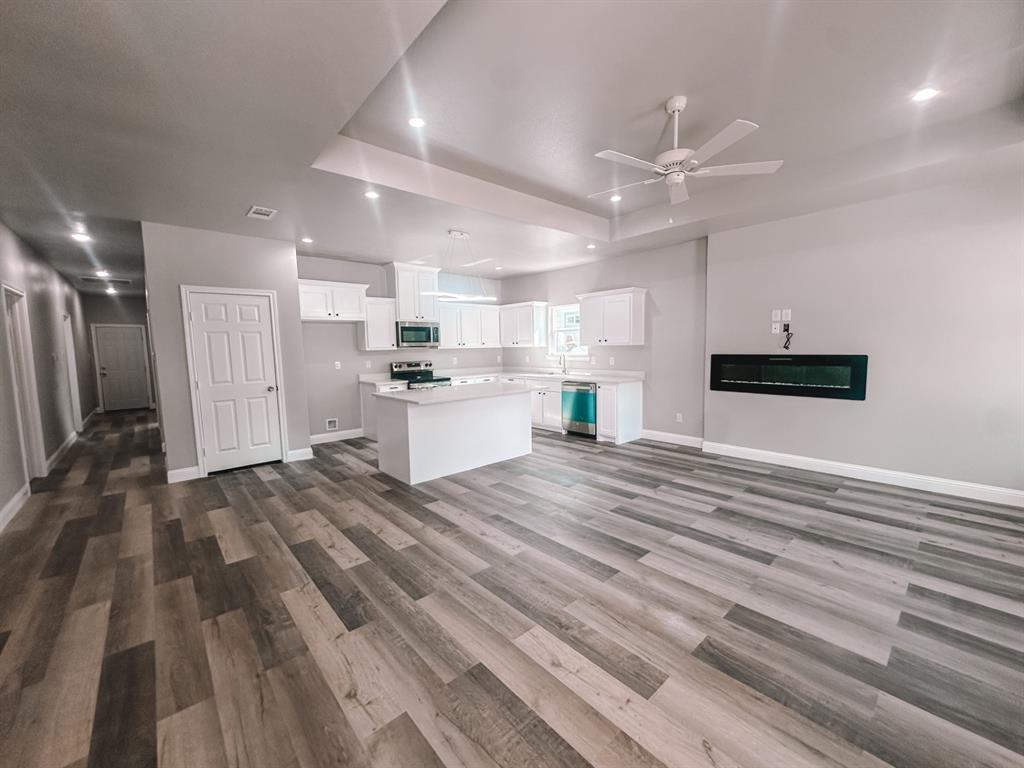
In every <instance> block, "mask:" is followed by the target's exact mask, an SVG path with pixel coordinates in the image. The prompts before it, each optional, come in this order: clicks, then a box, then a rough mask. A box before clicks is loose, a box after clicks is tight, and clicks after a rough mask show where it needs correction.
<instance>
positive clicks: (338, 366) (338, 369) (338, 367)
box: [334, 360, 341, 371]
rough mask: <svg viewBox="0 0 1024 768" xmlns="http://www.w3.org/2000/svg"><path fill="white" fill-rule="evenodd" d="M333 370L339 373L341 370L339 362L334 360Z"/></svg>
mask: <svg viewBox="0 0 1024 768" xmlns="http://www.w3.org/2000/svg"><path fill="white" fill-rule="evenodd" d="M334 370H336V371H340V370H341V360H335V361H334Z"/></svg>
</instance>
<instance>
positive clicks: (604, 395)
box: [597, 384, 616, 440]
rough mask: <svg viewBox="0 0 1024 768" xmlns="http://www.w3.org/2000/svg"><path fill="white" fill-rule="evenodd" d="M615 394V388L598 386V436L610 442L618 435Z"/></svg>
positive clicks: (605, 385) (603, 385)
mask: <svg viewBox="0 0 1024 768" xmlns="http://www.w3.org/2000/svg"><path fill="white" fill-rule="evenodd" d="M615 394H616V393H615V387H613V386H609V385H608V384H598V385H597V434H598V435H599V436H600V437H607V438H608V439H609V440H614V439H615V433H616V429H615Z"/></svg>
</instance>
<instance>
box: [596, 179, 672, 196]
mask: <svg viewBox="0 0 1024 768" xmlns="http://www.w3.org/2000/svg"><path fill="white" fill-rule="evenodd" d="M656 181H661V177H660V176H659V177H658V178H656V179H645V180H644V181H634V182H633V183H632V184H623V185H622V186H621V187H612V188H611V189H606V190H604V191H603V192H595V193H594V194H592V195H587V197H600V196H601V195H607V194H608V193H609V192H617V191H618V190H620V189H628V188H629V187H639V186H640V185H641V184H653V183H654V182H656Z"/></svg>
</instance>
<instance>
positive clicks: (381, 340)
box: [361, 297, 397, 350]
mask: <svg viewBox="0 0 1024 768" xmlns="http://www.w3.org/2000/svg"><path fill="white" fill-rule="evenodd" d="M362 326H363V329H362V330H363V333H362V338H361V341H362V348H363V349H365V350H375V349H395V347H396V346H397V332H396V329H395V300H394V299H383V298H377V297H368V298H367V299H366V322H364V323H363V324H362Z"/></svg>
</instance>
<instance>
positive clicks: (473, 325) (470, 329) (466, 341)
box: [459, 307, 480, 348]
mask: <svg viewBox="0 0 1024 768" xmlns="http://www.w3.org/2000/svg"><path fill="white" fill-rule="evenodd" d="M459 341H460V342H461V343H460V346H462V347H470V348H472V347H479V346H480V307H459Z"/></svg>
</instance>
